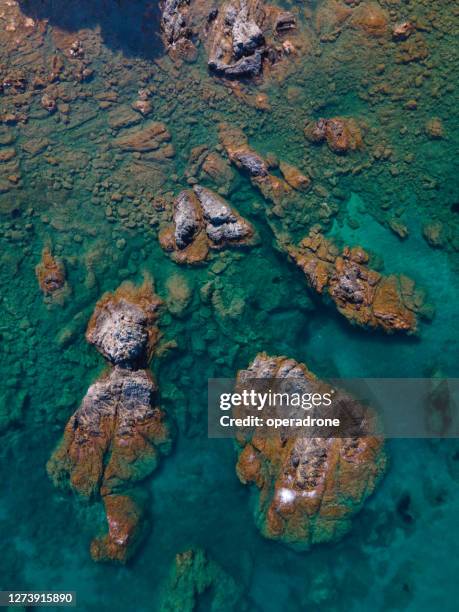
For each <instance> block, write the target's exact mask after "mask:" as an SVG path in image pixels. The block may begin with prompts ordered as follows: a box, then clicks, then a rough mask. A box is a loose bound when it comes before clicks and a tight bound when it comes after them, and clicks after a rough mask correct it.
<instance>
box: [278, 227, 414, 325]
mask: <svg viewBox="0 0 459 612" xmlns="http://www.w3.org/2000/svg"><path fill="white" fill-rule="evenodd" d="M287 250H288V253H289V255H290V257H291V258H292V259H293V260H294V261H295V262H296V263H297V265H298V266H299V267H300V268H301V269H302V270H303V272H304V273H305V275H306V279H307V282H308V284H309V286H310V287H312V288H313V289H314V290H315V291H317V292H318V293H320V294H326V295H328V296H329V297H330V298H331V300H332V301H333V302H334V303H335V305H336V307H337V309H338V311H339V312H340V313H341V314H342V315H343V316H345V317H346V318H347V319H348V320H349V321H350V322H351V323H355V324H357V325H361V326H363V327H372V328H379V329H382V330H384V331H385V332H394V331H405V332H408V333H414V332H416V330H417V325H418V321H417V315H418V314H419V315H423V314H424V308H423V307H424V295H423V294H422V292H420V291H419V290H417V289H416V288H415V284H414V281H412V280H411V279H410V278H408V277H407V276H403V275H394V274H391V275H389V276H383V275H382V274H380V273H379V272H376V271H375V270H372V269H371V268H370V267H369V266H368V261H369V256H368V254H367V253H366V252H365V251H364V250H363V249H362V248H361V247H353V248H350V247H345V248H344V249H343V250H342V252H341V253H340V252H339V250H338V248H337V247H336V246H335V245H334V244H333V243H332V242H331V241H329V240H327V239H326V238H325V237H324V236H323V235H322V234H321V233H320V231H319V230H316V229H315V228H313V229H312V230H311V232H310V233H309V235H308V236H306V238H304V239H303V240H302V241H301V242H300V244H299V245H298V247H293V246H289V247H287Z"/></svg>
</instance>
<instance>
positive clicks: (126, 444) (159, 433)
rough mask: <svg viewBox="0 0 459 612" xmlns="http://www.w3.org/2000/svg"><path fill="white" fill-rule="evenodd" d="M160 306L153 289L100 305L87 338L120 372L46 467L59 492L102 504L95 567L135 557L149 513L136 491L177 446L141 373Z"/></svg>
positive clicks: (98, 392) (132, 290)
mask: <svg viewBox="0 0 459 612" xmlns="http://www.w3.org/2000/svg"><path fill="white" fill-rule="evenodd" d="M160 303H161V301H160V299H159V298H158V296H156V295H155V293H154V291H153V287H152V284H151V282H148V281H145V282H144V284H143V285H142V286H141V287H135V286H133V285H132V284H130V283H126V284H124V285H121V287H119V288H118V290H117V291H116V292H115V293H113V294H111V293H109V294H106V295H104V296H103V297H102V299H101V300H100V301H99V302H98V303H97V305H96V309H95V312H94V314H93V316H92V318H91V320H90V322H89V325H88V330H87V333H86V337H87V339H88V341H89V342H90V343H92V344H94V345H95V346H96V348H97V349H98V350H99V351H100V352H101V353H102V354H103V355H104V357H106V359H107V360H108V362H109V363H110V364H112V365H113V367H112V368H111V369H109V370H108V371H107V372H105V373H104V374H102V376H101V377H100V378H99V379H98V380H97V381H96V382H95V383H93V384H92V385H91V386H90V387H89V389H88V391H87V393H86V395H85V397H84V398H83V401H82V403H81V406H80V407H79V408H78V410H77V411H76V412H75V413H74V414H73V416H72V417H71V418H70V420H69V422H68V423H67V426H66V428H65V431H64V436H63V439H62V441H61V442H60V443H59V445H58V447H57V449H56V450H55V451H54V453H53V455H52V457H51V458H50V460H49V461H48V464H47V470H48V474H49V476H50V477H51V479H52V480H53V482H54V484H55V485H56V486H59V487H61V488H70V489H71V490H73V491H75V492H76V493H78V494H80V495H81V496H83V497H85V498H88V499H97V498H99V497H100V498H102V500H103V502H104V506H105V509H106V514H107V523H108V532H107V534H105V535H103V536H101V537H99V538H96V539H95V540H94V541H93V543H92V544H91V554H92V556H93V558H94V559H95V560H113V561H120V562H125V561H127V560H128V559H129V557H130V556H131V555H132V554H133V553H134V551H135V547H136V545H137V543H138V542H139V540H140V534H141V531H142V510H141V506H140V505H139V504H138V503H137V502H136V500H135V499H134V497H133V494H132V493H131V488H132V487H133V485H134V483H136V482H138V481H139V480H142V479H144V478H145V477H146V476H148V475H149V474H150V473H151V472H152V471H153V470H154V469H155V468H156V465H157V462H158V458H159V455H160V454H161V453H163V452H165V451H167V450H168V448H169V446H170V440H169V432H168V427H167V425H166V422H165V415H164V413H163V412H162V411H161V410H160V408H159V407H158V406H157V404H156V399H157V398H156V395H157V389H156V385H155V382H154V380H153V378H152V376H151V373H150V371H149V370H146V369H138V368H139V367H140V368H142V367H146V366H147V364H148V359H149V357H150V356H151V351H152V350H153V347H154V346H155V344H156V340H157V338H158V335H159V331H158V329H157V327H156V325H155V322H156V318H157V310H158V307H159V305H160Z"/></svg>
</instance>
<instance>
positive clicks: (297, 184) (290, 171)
mask: <svg viewBox="0 0 459 612" xmlns="http://www.w3.org/2000/svg"><path fill="white" fill-rule="evenodd" d="M279 169H280V171H281V172H282V176H283V177H284V179H285V180H286V181H287V183H288V184H289V185H290V187H293V189H296V190H297V191H308V189H309V188H310V187H311V179H310V178H309V176H305V175H304V174H302V173H301V172H300V171H299V170H298V168H296V167H295V166H291V165H290V164H286V163H285V162H280V164H279Z"/></svg>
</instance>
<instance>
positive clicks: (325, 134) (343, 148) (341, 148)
mask: <svg viewBox="0 0 459 612" xmlns="http://www.w3.org/2000/svg"><path fill="white" fill-rule="evenodd" d="M304 135H305V136H306V138H307V139H308V140H309V141H310V142H314V143H322V142H324V141H326V142H327V144H328V147H329V149H330V150H331V151H333V152H334V153H347V152H348V151H355V150H357V149H361V148H362V146H363V140H362V133H361V130H360V127H359V126H358V124H357V122H356V121H355V120H354V119H352V118H349V117H333V118H331V119H319V120H318V121H317V122H314V123H308V124H306V127H305V129H304Z"/></svg>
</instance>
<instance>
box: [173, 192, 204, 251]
mask: <svg viewBox="0 0 459 612" xmlns="http://www.w3.org/2000/svg"><path fill="white" fill-rule="evenodd" d="M197 204H198V202H197V198H195V197H193V194H192V193H191V192H190V191H182V192H181V193H180V194H179V195H178V196H177V199H176V201H175V206H174V224H175V243H176V245H177V247H178V248H179V249H184V248H186V247H187V246H188V245H189V244H190V243H191V242H192V241H193V238H194V236H195V234H196V232H197V231H198V230H199V227H200V222H201V219H200V211H199V207H198V205H197Z"/></svg>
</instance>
